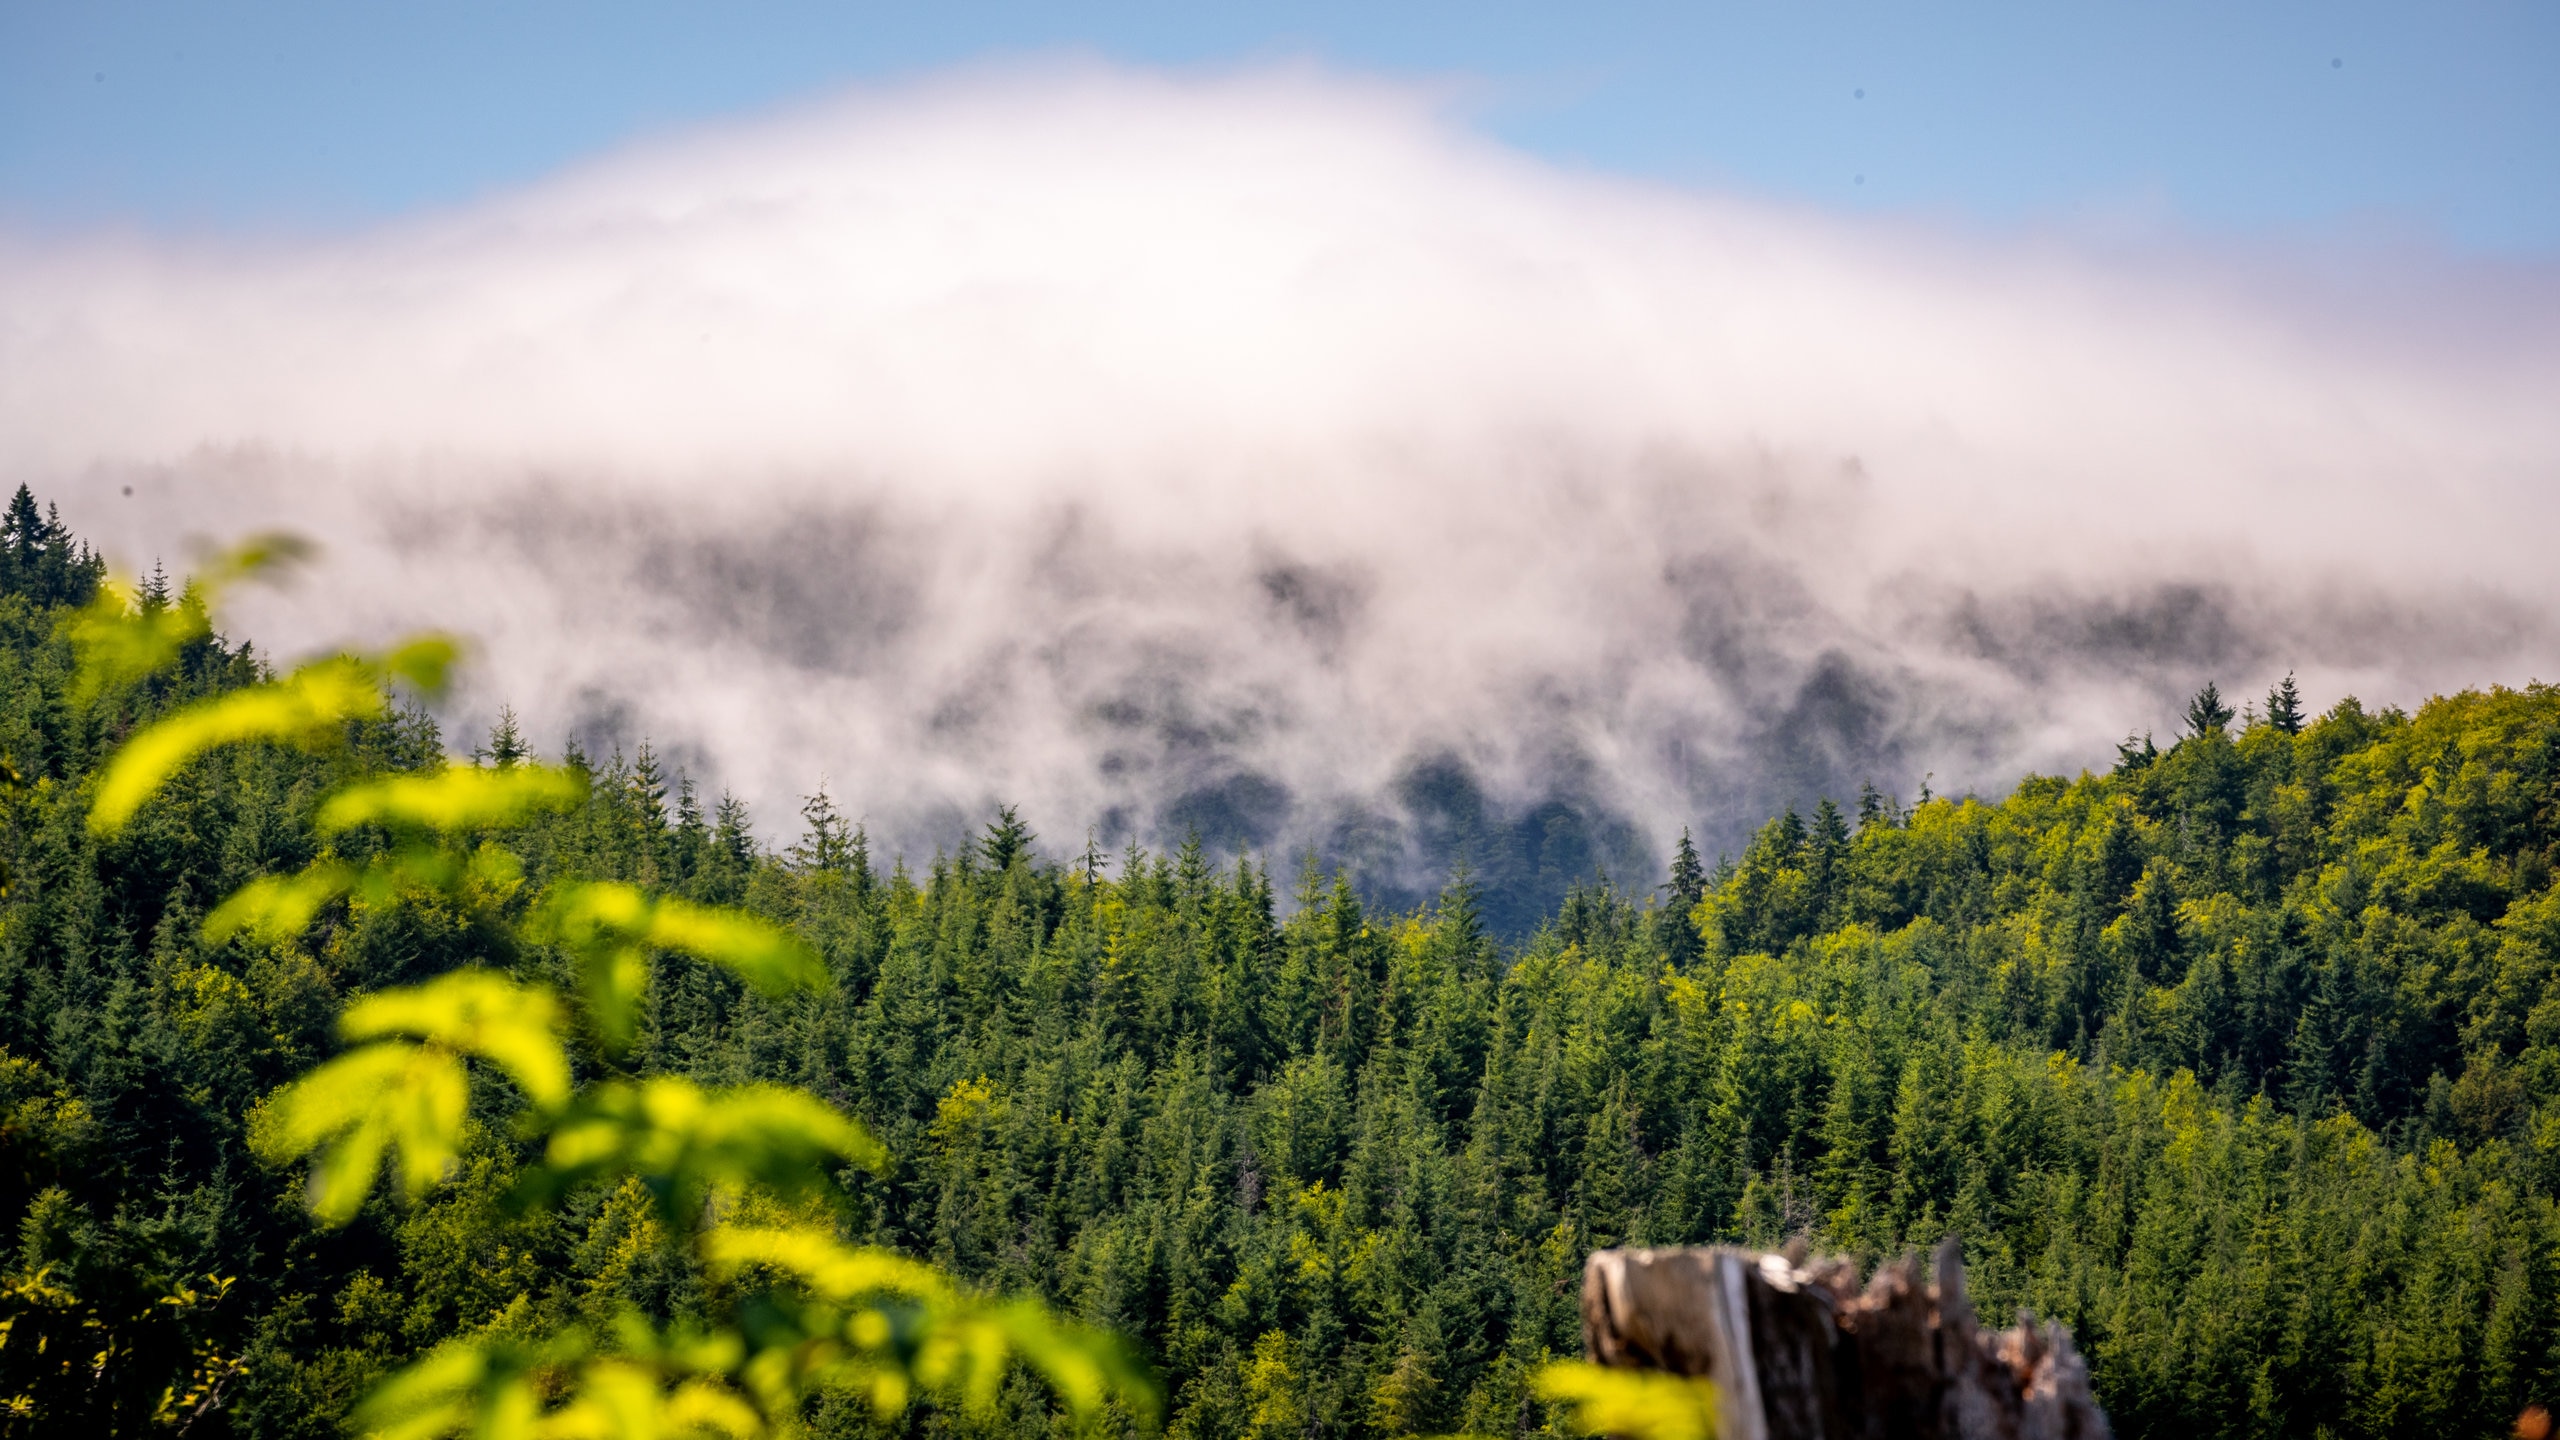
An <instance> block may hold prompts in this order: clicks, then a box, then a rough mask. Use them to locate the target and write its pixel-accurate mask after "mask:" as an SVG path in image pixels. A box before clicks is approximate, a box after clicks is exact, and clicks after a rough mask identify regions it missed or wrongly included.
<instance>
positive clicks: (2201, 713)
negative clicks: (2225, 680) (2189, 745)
mask: <svg viewBox="0 0 2560 1440" xmlns="http://www.w3.org/2000/svg"><path fill="white" fill-rule="evenodd" d="M2230 723H2231V707H2230V706H2228V705H2225V704H2223V703H2222V691H2221V690H2220V689H2219V688H2218V687H2216V686H2215V685H2214V683H2213V682H2212V681H2210V680H2207V681H2206V682H2204V688H2203V689H2201V690H2199V691H2197V692H2196V698H2194V699H2193V700H2190V701H2188V702H2187V733H2188V734H2189V735H2192V736H2196V737H2198V738H2201V737H2203V736H2205V735H2209V734H2211V733H2213V732H2214V731H2217V730H2220V729H2221V728H2223V727H2224V726H2226V725H2228V724H2230Z"/></svg>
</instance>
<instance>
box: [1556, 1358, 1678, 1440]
mask: <svg viewBox="0 0 2560 1440" xmlns="http://www.w3.org/2000/svg"><path fill="white" fill-rule="evenodd" d="M1532 1385H1533V1388H1535V1390H1536V1391H1537V1394H1538V1398H1540V1399H1542V1400H1544V1401H1546V1402H1547V1403H1549V1404H1551V1405H1556V1406H1559V1407H1561V1408H1562V1409H1563V1410H1564V1412H1565V1415H1566V1418H1567V1419H1568V1420H1569V1421H1570V1422H1571V1423H1572V1425H1573V1428H1575V1429H1577V1430H1580V1431H1582V1432H1583V1433H1584V1434H1586V1435H1613V1436H1621V1437H1625V1440H1714V1436H1715V1433H1716V1387H1715V1385H1714V1383H1713V1382H1712V1381H1709V1380H1706V1379H1703V1378H1698V1377H1692V1376H1687V1375H1666V1374H1664V1373H1662V1372H1661V1371H1658V1370H1618V1369H1612V1368H1610V1367H1608V1366H1605V1365H1590V1364H1585V1363H1583V1362H1582V1361H1579V1360H1559V1361H1556V1362H1555V1363H1553V1364H1550V1365H1548V1366H1546V1367H1545V1368H1544V1369H1542V1370H1540V1371H1539V1372H1538V1374H1537V1377H1536V1379H1535V1380H1534V1381H1533V1382H1532Z"/></svg>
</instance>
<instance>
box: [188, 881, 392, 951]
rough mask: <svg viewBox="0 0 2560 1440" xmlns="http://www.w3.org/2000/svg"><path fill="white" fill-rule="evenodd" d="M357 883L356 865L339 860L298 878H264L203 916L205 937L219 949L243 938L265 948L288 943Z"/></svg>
mask: <svg viewBox="0 0 2560 1440" xmlns="http://www.w3.org/2000/svg"><path fill="white" fill-rule="evenodd" d="M356 878H357V875H356V869H355V867H354V866H352V865H348V864H346V863H344V862H342V861H337V860H322V861H317V862H315V863H313V864H312V865H310V866H309V867H307V868H305V869H304V870H303V871H302V873H300V874H298V875H261V876H259V877H258V878H257V879H255V880H252V881H250V882H249V883H248V884H246V885H243V886H241V887H240V888H239V889H238V890H236V891H234V892H233V893H232V895H231V898H230V899H228V900H225V901H223V902H222V903H221V904H219V905H217V906H215V907H214V908H213V913H212V914H210V915H207V916H205V917H204V937H205V938H206V939H207V940H210V941H212V942H213V943H215V944H217V945H219V944H221V943H222V942H224V941H226V940H229V939H230V938H232V937H233V936H235V935H240V934H244V933H245V934H247V935H248V936H250V938H252V939H254V940H258V941H261V942H263V943H267V944H274V943H276V942H279V941H284V940H290V939H292V938H293V937H294V936H296V935H299V934H301V933H302V932H303V931H305V930H308V929H310V928H311V921H312V918H313V917H314V916H316V915H318V914H319V913H320V907H322V906H324V905H326V904H328V903H329V902H330V901H332V900H335V899H337V898H338V897H339V896H341V895H344V894H346V893H347V891H348V890H350V889H352V888H354V886H355V884H356Z"/></svg>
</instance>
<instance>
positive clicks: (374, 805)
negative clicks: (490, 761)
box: [315, 765, 587, 835]
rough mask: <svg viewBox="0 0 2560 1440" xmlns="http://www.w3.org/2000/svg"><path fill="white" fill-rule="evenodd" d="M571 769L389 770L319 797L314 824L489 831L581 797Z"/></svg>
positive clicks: (330, 828)
mask: <svg viewBox="0 0 2560 1440" xmlns="http://www.w3.org/2000/svg"><path fill="white" fill-rule="evenodd" d="M586 793H587V781H586V777H585V776H583V775H581V774H580V773H578V772H577V771H575V770H565V769H553V768H550V767H547V766H540V765H515V766H510V767H508V768H507V769H504V770H481V769H476V768H474V767H472V766H468V765H452V766H447V767H446V768H444V769H442V770H437V771H433V772H430V773H427V774H423V775H392V776H386V777H384V778H382V779H379V780H368V781H365V782H363V783H361V784H356V785H350V786H348V787H346V788H345V789H342V790H339V791H338V792H337V793H335V794H333V795H331V796H330V797H329V798H328V799H327V800H324V801H322V802H321V805H320V813H319V815H318V817H317V820H316V822H315V823H316V824H317V825H318V827H319V829H320V831H321V833H322V834H327V835H334V834H336V833H338V832H340V831H342V830H346V829H349V828H351V827H353V826H357V825H388V826H393V827H399V828H408V829H419V830H442V831H457V830H493V829H500V828H503V827H506V826H512V825H521V824H523V823H524V822H525V821H527V820H530V819H532V818H533V817H534V815H535V814H537V813H539V812H541V811H544V810H563V809H567V808H568V807H570V806H572V805H575V804H577V803H578V801H580V800H581V799H583V798H585V796H586Z"/></svg>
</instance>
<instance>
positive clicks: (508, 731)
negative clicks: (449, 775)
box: [471, 705, 533, 770]
mask: <svg viewBox="0 0 2560 1440" xmlns="http://www.w3.org/2000/svg"><path fill="white" fill-rule="evenodd" d="M471 753H472V758H473V759H475V760H477V761H479V762H480V763H482V764H484V765H492V766H495V767H497V768H498V769H500V770H512V769H514V768H515V767H516V766H518V765H520V764H522V763H524V762H525V761H526V760H528V759H530V758H531V757H532V755H533V747H531V746H530V745H527V744H526V743H525V738H524V732H523V731H522V730H521V729H520V728H518V726H517V724H516V707H514V706H513V705H500V706H499V707H498V723H497V724H495V725H492V726H490V727H489V738H488V739H487V740H486V741H484V742H483V743H482V744H481V746H480V748H479V749H477V750H474V751H473V752H471Z"/></svg>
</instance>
